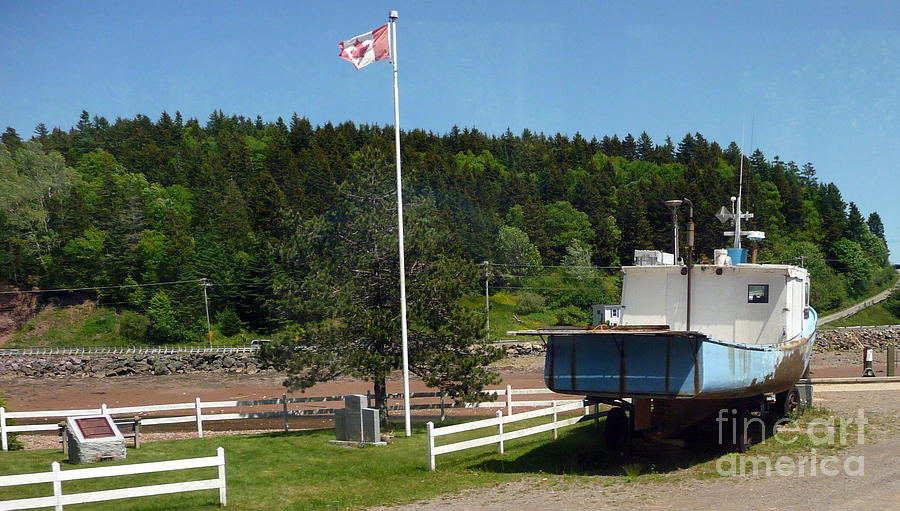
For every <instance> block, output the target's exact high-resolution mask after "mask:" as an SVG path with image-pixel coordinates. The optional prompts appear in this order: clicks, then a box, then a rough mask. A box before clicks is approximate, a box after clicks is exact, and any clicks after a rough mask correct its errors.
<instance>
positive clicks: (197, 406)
mask: <svg viewBox="0 0 900 511" xmlns="http://www.w3.org/2000/svg"><path fill="white" fill-rule="evenodd" d="M485 392H486V393H487V394H491V395H494V396H497V398H498V400H497V401H486V402H481V403H446V404H445V403H443V402H441V403H423V404H414V405H412V406H411V409H413V410H426V409H440V410H441V411H442V414H441V415H442V416H443V411H444V409H453V408H498V407H502V408H506V414H507V415H512V413H513V408H514V407H529V408H533V407H539V406H550V404H551V403H552V401H547V400H543V401H538V400H522V401H513V396H516V395H520V396H521V395H540V394H551V393H552V392H553V391H551V390H550V389H546V388H537V389H513V388H512V387H511V386H510V385H507V386H506V388H505V389H496V390H487V391H485ZM402 397H403V394H390V395H388V398H390V399H398V398H402ZM410 397H411V398H413V399H417V398H432V399H433V398H441V393H439V392H416V393H413V394H411V395H410ZM499 398H503V399H502V400H500V399H499ZM343 400H344V396H314V397H290V398H289V397H287V395H284V394H283V395H282V396H281V397H280V398H277V399H258V400H246V401H201V400H200V398H199V397H198V398H196V399H194V402H193V403H169V404H161V405H146V406H121V407H108V406H106V404H101V405H100V407H99V408H87V409H81V410H43V411H21V412H7V411H6V410H5V409H4V408H3V407H0V446H2V449H3V450H4V451H6V450H8V448H9V445H8V443H9V434H10V433H25V432H33V431H56V430H57V429H58V425H57V424H56V423H52V424H17V425H10V424H9V420H10V419H26V420H28V419H47V418H58V419H65V418H67V417H77V416H82V415H96V414H109V415H119V416H122V415H134V414H139V413H151V412H173V411H179V410H191V411H193V413H192V414H191V415H180V416H175V417H147V418H143V419H142V420H141V427H146V426H153V425H156V424H179V423H189V422H193V423H195V424H196V427H197V436H198V437H200V438H203V423H204V422H206V421H220V420H236V419H265V418H279V417H280V418H282V419H283V429H284V430H285V431H287V429H288V418H289V417H299V416H307V417H309V416H327V415H331V414H334V412H335V410H336V408H316V409H305V410H290V409H289V408H288V405H289V404H292V403H319V402H335V401H343ZM442 401H443V400H442ZM556 402H557V403H565V402H569V401H556ZM579 402H580V400H579ZM273 405H281V410H277V411H259V412H239V413H204V412H203V410H204V409H209V408H241V407H260V406H273ZM388 409H389V410H402V409H403V407H402V406H389V407H388Z"/></svg>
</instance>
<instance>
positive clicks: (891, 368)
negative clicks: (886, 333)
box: [885, 345, 897, 376]
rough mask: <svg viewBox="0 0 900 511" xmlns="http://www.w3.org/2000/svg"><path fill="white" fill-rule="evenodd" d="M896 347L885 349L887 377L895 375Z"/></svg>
mask: <svg viewBox="0 0 900 511" xmlns="http://www.w3.org/2000/svg"><path fill="white" fill-rule="evenodd" d="M896 364H897V347H896V346H894V345H891V346H888V347H887V371H886V372H885V374H887V375H888V376H894V375H895V374H896V371H897V368H896Z"/></svg>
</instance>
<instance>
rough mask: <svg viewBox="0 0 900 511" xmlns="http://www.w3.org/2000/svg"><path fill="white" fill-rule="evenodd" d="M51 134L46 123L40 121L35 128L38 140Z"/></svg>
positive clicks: (35, 135) (35, 136)
mask: <svg viewBox="0 0 900 511" xmlns="http://www.w3.org/2000/svg"><path fill="white" fill-rule="evenodd" d="M49 134H50V130H48V129H47V125H46V124H44V123H38V125H37V126H35V128H34V138H36V139H38V140H44V139H45V138H47V135H49Z"/></svg>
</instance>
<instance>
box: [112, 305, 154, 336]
mask: <svg viewBox="0 0 900 511" xmlns="http://www.w3.org/2000/svg"><path fill="white" fill-rule="evenodd" d="M149 328H150V319H149V318H147V316H144V315H143V314H138V313H137V312H132V311H123V312H122V313H121V314H119V335H120V336H121V337H122V338H124V339H128V340H130V341H137V342H142V341H145V340H146V339H147V330H148V329H149Z"/></svg>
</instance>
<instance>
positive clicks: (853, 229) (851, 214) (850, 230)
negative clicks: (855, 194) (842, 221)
mask: <svg viewBox="0 0 900 511" xmlns="http://www.w3.org/2000/svg"><path fill="white" fill-rule="evenodd" d="M867 232H869V226H868V225H866V221H865V220H864V219H863V216H862V213H860V212H859V208H858V207H856V203H854V202H851V203H850V204H849V205H848V207H847V229H846V231H845V236H846V237H847V239H850V240H852V241H855V242H857V243H859V242H860V241H862V239H863V236H864V235H865V234H866V233H867Z"/></svg>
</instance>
